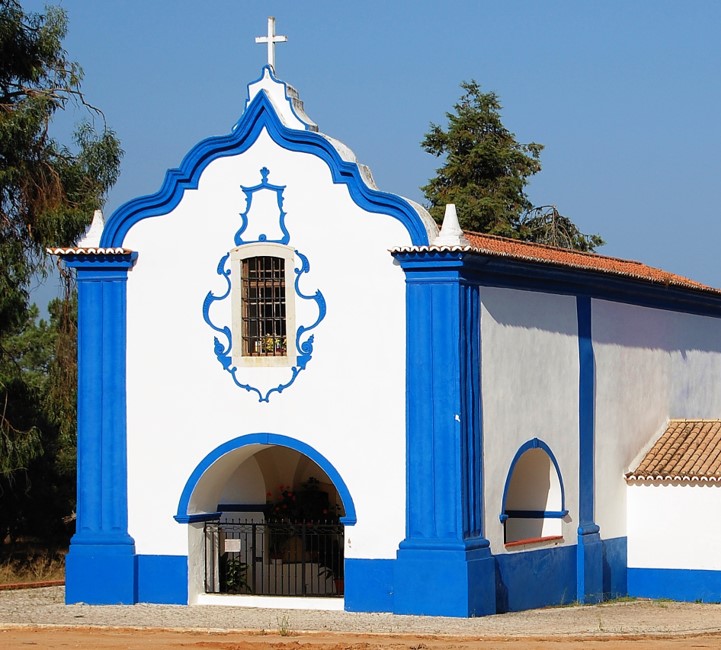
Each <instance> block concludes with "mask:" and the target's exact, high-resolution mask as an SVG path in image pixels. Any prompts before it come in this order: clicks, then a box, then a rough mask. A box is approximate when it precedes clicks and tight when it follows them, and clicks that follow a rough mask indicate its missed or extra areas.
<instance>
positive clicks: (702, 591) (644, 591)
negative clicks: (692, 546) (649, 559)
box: [628, 567, 721, 603]
mask: <svg viewBox="0 0 721 650" xmlns="http://www.w3.org/2000/svg"><path fill="white" fill-rule="evenodd" d="M628 595H629V596H635V597H638V598H671V599H672V600H685V601H690V602H695V601H700V602H704V603H718V602H721V571H709V570H703V569H637V568H632V567H629V569H628Z"/></svg>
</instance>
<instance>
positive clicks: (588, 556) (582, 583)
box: [576, 526, 603, 604]
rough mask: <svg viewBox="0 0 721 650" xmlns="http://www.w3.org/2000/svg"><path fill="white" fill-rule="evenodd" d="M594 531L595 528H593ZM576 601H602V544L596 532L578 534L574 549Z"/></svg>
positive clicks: (585, 602) (588, 602)
mask: <svg viewBox="0 0 721 650" xmlns="http://www.w3.org/2000/svg"><path fill="white" fill-rule="evenodd" d="M594 528H595V529H596V531H597V530H598V527H597V526H594ZM576 599H577V600H578V602H579V603H583V604H593V603H600V602H601V601H602V600H603V543H602V542H601V536H600V535H599V534H598V532H581V530H579V533H578V546H577V547H576Z"/></svg>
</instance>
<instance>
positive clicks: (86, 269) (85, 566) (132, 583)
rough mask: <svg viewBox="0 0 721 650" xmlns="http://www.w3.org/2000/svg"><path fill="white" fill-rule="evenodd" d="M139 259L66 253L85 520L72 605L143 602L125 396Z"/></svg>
mask: <svg viewBox="0 0 721 650" xmlns="http://www.w3.org/2000/svg"><path fill="white" fill-rule="evenodd" d="M135 258H136V254H135V253H130V252H126V253H118V254H104V253H98V254H89V253H82V254H72V255H64V256H63V260H64V262H65V264H66V266H68V267H70V268H74V269H76V271H77V285H78V432H77V434H78V485H77V508H76V512H77V522H76V532H75V535H74V536H73V538H72V540H71V542H70V552H69V553H68V557H67V565H66V573H65V581H66V588H65V599H66V602H67V603H77V602H85V603H90V604H113V603H123V604H129V603H134V602H136V592H137V588H136V583H137V580H136V568H135V542H134V540H133V538H132V537H130V535H129V534H128V497H127V445H126V395H125V353H126V284H127V274H128V270H129V269H130V268H131V267H132V266H133V264H134V262H135Z"/></svg>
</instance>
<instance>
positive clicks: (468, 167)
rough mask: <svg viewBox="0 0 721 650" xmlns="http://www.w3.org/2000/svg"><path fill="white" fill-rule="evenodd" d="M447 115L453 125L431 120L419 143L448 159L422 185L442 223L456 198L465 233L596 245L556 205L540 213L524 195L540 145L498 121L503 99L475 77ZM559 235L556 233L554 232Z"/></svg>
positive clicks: (594, 239)
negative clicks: (522, 138)
mask: <svg viewBox="0 0 721 650" xmlns="http://www.w3.org/2000/svg"><path fill="white" fill-rule="evenodd" d="M461 88H462V89H463V94H462V95H461V98H460V100H459V101H458V102H457V103H456V104H455V105H454V112H452V113H446V117H447V118H448V128H447V129H443V128H442V127H440V126H439V125H437V124H431V127H430V131H429V132H428V133H427V134H426V135H425V137H424V139H423V141H422V143H421V145H422V146H423V148H424V149H425V150H426V151H427V152H428V153H431V154H433V155H434V156H436V157H441V156H444V157H445V160H444V164H443V166H442V167H440V168H439V169H438V170H437V171H436V176H435V177H434V178H432V179H430V180H429V181H428V184H427V185H425V186H424V187H422V188H421V189H422V190H423V192H424V193H425V195H426V198H427V199H428V201H429V210H430V213H431V215H433V217H434V219H435V220H436V221H438V222H439V223H440V222H441V221H442V219H443V213H444V209H445V205H446V204H447V203H455V205H456V211H457V213H458V220H459V222H460V224H461V227H462V228H463V229H464V230H467V231H472V232H482V233H490V234H493V235H501V236H503V237H511V238H514V239H523V240H526V241H538V242H543V243H548V244H553V245H560V246H565V247H569V248H577V249H580V250H593V249H594V248H595V247H596V246H600V245H601V244H602V243H603V240H602V239H601V238H600V237H599V236H598V235H591V236H588V235H584V234H583V233H581V232H580V231H579V230H578V228H576V226H575V225H574V224H573V222H571V220H570V219H568V218H567V217H563V216H561V215H559V214H558V212H557V211H556V210H555V208H553V210H552V211H550V212H549V211H547V210H546V211H539V209H536V208H533V205H532V203H531V201H530V200H529V198H528V196H527V195H526V192H525V188H526V185H527V184H528V179H529V178H530V177H531V176H533V175H534V174H537V173H538V172H539V171H541V160H540V158H541V151H542V150H543V145H541V144H538V143H536V142H531V143H529V144H520V143H519V142H517V140H516V136H515V135H514V134H513V133H511V132H510V131H509V130H508V129H507V128H506V127H505V126H503V122H502V121H501V114H500V111H501V103H500V101H499V99H498V96H497V95H496V94H495V93H493V92H482V91H481V87H480V86H479V84H478V83H477V82H475V81H470V82H463V83H462V84H461ZM555 235H558V236H555Z"/></svg>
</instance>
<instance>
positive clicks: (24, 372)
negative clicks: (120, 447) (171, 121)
mask: <svg viewBox="0 0 721 650" xmlns="http://www.w3.org/2000/svg"><path fill="white" fill-rule="evenodd" d="M66 31H67V17H66V14H65V12H64V11H63V10H62V9H60V8H57V7H48V8H46V10H45V13H26V12H25V11H24V10H23V8H22V6H21V5H20V3H19V2H18V1H17V0H0V260H1V262H0V478H2V479H3V483H4V484H3V486H2V489H1V490H0V492H2V497H3V498H8V490H11V489H12V486H13V485H14V484H15V481H16V480H19V478H20V476H21V475H24V473H26V472H27V471H28V468H29V467H30V466H31V464H32V463H33V462H37V460H38V459H39V458H40V457H41V456H42V453H43V449H51V448H55V447H56V445H57V436H58V435H60V433H59V432H63V434H62V435H64V436H65V437H66V438H67V439H72V435H73V434H72V433H71V432H70V430H71V429H73V430H74V419H75V414H74V409H72V408H70V409H69V408H67V404H62V403H60V402H59V401H58V396H59V395H66V396H70V398H72V396H73V395H74V390H75V387H74V385H70V384H69V383H68V382H70V381H74V369H73V368H72V367H70V368H67V367H65V368H64V369H62V370H61V369H59V368H57V367H56V364H57V363H59V362H61V361H62V363H64V364H67V363H70V364H73V363H74V359H73V358H72V357H71V356H70V355H67V354H64V355H60V356H57V355H56V354H55V352H53V354H51V355H50V356H48V345H51V346H53V345H55V344H56V342H60V345H61V347H63V349H64V350H67V348H68V334H69V333H71V330H72V318H73V317H72V299H73V297H72V285H71V284H69V285H68V291H66V296H65V307H61V306H56V307H55V309H56V312H57V313H56V314H55V315H54V325H53V328H55V331H53V332H51V331H50V330H51V328H50V327H49V325H45V324H41V323H38V320H37V313H36V312H35V311H33V308H32V306H31V304H30V295H29V290H30V286H31V283H32V282H33V281H36V280H37V279H38V278H41V277H43V276H44V275H45V274H46V273H47V272H48V269H49V268H50V267H49V264H50V261H49V258H48V256H47V254H46V253H45V249H46V247H48V246H59V245H68V244H72V243H73V242H75V241H76V240H77V239H78V238H79V236H80V235H81V234H82V233H83V232H84V230H85V228H86V227H87V226H88V224H89V223H90V220H91V218H92V215H93V211H94V210H95V209H97V208H100V207H101V206H102V204H103V202H104V200H105V197H106V195H107V192H108V190H109V188H110V187H111V186H112V185H113V183H114V182H115V181H116V179H117V176H118V169H119V164H120V158H121V156H122V151H121V149H120V144H119V142H118V140H117V138H116V137H115V134H114V133H113V132H112V131H110V130H109V129H107V128H106V127H105V123H104V118H103V115H102V113H101V112H100V111H99V110H98V109H96V108H94V107H93V106H91V105H90V104H89V103H88V102H87V101H86V99H85V96H84V95H83V93H82V91H81V80H82V70H81V69H80V67H79V65H78V64H77V63H75V62H73V61H71V60H70V59H69V58H68V54H67V52H66V51H65V50H64V49H63V45H62V41H63V39H64V37H65V35H66ZM71 104H75V105H80V106H84V107H85V108H86V109H87V115H88V119H87V120H86V121H85V122H83V123H82V124H80V125H79V127H78V128H77V130H76V133H75V138H74V142H73V143H71V145H67V144H62V143H60V142H58V141H56V140H55V139H54V138H53V137H51V136H50V133H49V131H50V124H51V122H52V119H53V117H54V115H55V114H56V113H57V112H58V111H62V110H64V109H65V108H66V107H68V106H69V105H71ZM94 122H99V123H100V125H101V128H100V129H99V130H97V131H96V129H95V127H94V124H93V123H94ZM63 314H64V315H65V316H64V317H63V318H62V319H61V318H60V316H62V315H63ZM62 332H64V333H65V335H61V333H62ZM62 351H63V350H61V352H62ZM53 382H60V383H59V384H58V385H56V386H54V387H53V385H52V383H53ZM58 404H60V406H59V407H58ZM70 418H72V421H71V420H70ZM60 419H64V420H65V421H63V422H60V421H59V420H60ZM0 509H2V506H1V505H0ZM2 533H3V531H2V530H0V538H2V537H3V536H4V535H3V534H2Z"/></svg>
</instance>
